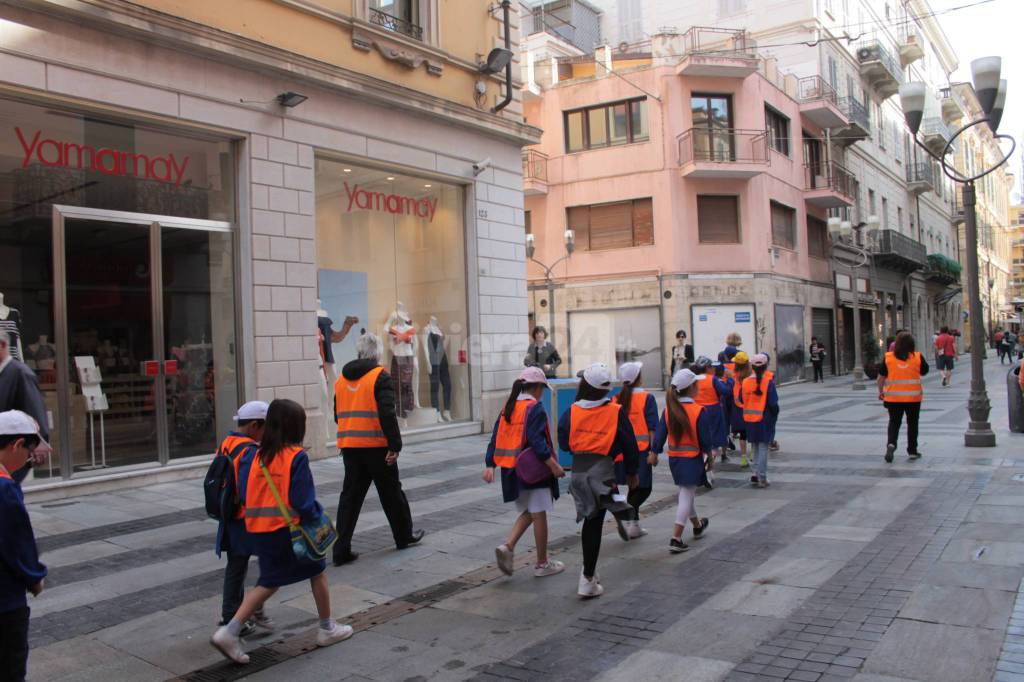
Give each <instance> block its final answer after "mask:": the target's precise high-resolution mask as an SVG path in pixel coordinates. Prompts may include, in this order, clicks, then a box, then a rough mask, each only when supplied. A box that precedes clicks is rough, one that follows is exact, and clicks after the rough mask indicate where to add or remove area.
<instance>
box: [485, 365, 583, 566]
mask: <svg viewBox="0 0 1024 682" xmlns="http://www.w3.org/2000/svg"><path fill="white" fill-rule="evenodd" d="M546 388H548V380H547V377H546V376H545V375H544V371H543V370H542V369H541V368H539V367H527V368H526V369H524V370H523V371H522V373H520V375H519V378H518V379H516V380H515V382H514V383H513V384H512V392H511V393H510V394H509V396H508V400H507V401H506V402H505V407H504V409H502V411H501V414H499V415H498V419H497V421H496V422H495V423H494V430H493V431H492V432H491V442H490V443H488V444H487V454H486V456H485V463H486V465H487V468H486V469H484V480H485V481H487V482H488V483H491V482H493V481H494V469H495V468H500V469H501V491H502V497H503V498H504V500H505V502H515V503H516V509H517V510H518V511H519V516H518V517H517V518H516V520H515V523H513V524H512V532H511V533H509V536H508V539H507V540H505V542H503V543H502V544H501V545H499V546H498V547H497V548H495V550H494V555H495V557H496V558H497V561H498V568H500V569H501V571H502V573H504V574H505V575H512V570H513V568H514V556H513V552H514V551H515V547H516V543H517V542H518V541H519V538H521V537H522V536H523V534H524V533H525V532H526V529H527V528H529V527H530V525H531V524H532V525H533V539H534V542H535V543H536V547H537V564H536V565H535V566H534V569H533V575H534V577H537V578H543V577H546V576H549V575H556V574H558V573H561V572H562V571H564V570H565V564H563V563H562V562H561V561H555V560H552V559H548V547H547V544H548V516H547V513H548V512H549V511H554V508H555V507H554V501H555V500H557V499H558V479H559V478H561V477H563V476H565V470H564V469H562V467H561V465H559V463H558V458H557V457H555V456H554V455H555V453H554V449H555V448H554V445H553V444H552V442H551V433H550V429H549V428H548V414H547V412H546V411H545V410H544V405H543V404H542V403H541V402H540V398H541V396H543V395H544V389H546ZM527 447H529V448H530V449H531V450H532V451H533V454H530V453H525V454H524V456H526V457H536V458H537V459H538V460H540V461H541V462H543V463H544V464H545V465H546V466H547V467H548V469H549V470H550V471H551V475H550V476H549V477H548V478H547V479H545V480H543V481H539V482H537V483H532V484H529V483H526V482H525V481H521V480H519V477H518V476H516V457H517V456H518V455H519V453H520V452H522V451H523V450H525V449H526V448H527Z"/></svg>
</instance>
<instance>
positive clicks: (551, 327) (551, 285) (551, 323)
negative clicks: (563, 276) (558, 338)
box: [548, 272, 555, 346]
mask: <svg viewBox="0 0 1024 682" xmlns="http://www.w3.org/2000/svg"><path fill="white" fill-rule="evenodd" d="M548 340H549V341H551V345H552V346H554V345H555V280H553V279H551V273H550V272H548Z"/></svg>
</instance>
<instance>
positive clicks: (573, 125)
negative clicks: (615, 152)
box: [565, 97, 649, 152]
mask: <svg viewBox="0 0 1024 682" xmlns="http://www.w3.org/2000/svg"><path fill="white" fill-rule="evenodd" d="M648 138H649V132H648V125H647V98H646V97H642V98H640V99H633V100H627V101H625V102H614V103H612V104H602V105H599V106H596V107H587V108H586V109H577V110H575V111H567V112H565V149H566V151H568V152H581V151H584V150H587V149H596V148H600V147H608V146H614V145H619V144H629V143H632V142H645V141H647V139H648Z"/></svg>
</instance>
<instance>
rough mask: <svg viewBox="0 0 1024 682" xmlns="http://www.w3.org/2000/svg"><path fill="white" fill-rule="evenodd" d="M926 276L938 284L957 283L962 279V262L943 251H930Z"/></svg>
mask: <svg viewBox="0 0 1024 682" xmlns="http://www.w3.org/2000/svg"><path fill="white" fill-rule="evenodd" d="M924 276H925V278H926V279H930V280H931V281H933V282H936V283H938V284H945V285H946V286H949V285H950V284H955V283H956V282H959V281H960V263H958V262H956V261H955V260H953V259H952V258H948V257H946V256H944V255H943V254H941V253H930V254H928V266H927V267H926V268H925V270H924Z"/></svg>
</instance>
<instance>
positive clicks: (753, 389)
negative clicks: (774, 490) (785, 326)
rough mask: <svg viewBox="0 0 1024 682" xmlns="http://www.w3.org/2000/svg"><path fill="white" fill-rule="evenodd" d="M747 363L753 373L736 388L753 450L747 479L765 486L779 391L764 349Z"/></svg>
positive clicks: (756, 484)
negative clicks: (738, 391)
mask: <svg viewBox="0 0 1024 682" xmlns="http://www.w3.org/2000/svg"><path fill="white" fill-rule="evenodd" d="M750 366H751V369H752V371H753V374H752V375H751V376H748V377H747V378H746V379H744V380H743V387H742V389H741V391H740V401H741V402H742V403H743V422H744V424H745V425H746V429H747V442H748V443H750V446H751V448H752V449H753V451H754V452H753V459H754V475H753V476H751V477H750V481H751V483H753V484H754V487H755V488H766V487H767V486H768V485H769V484H768V446H769V444H770V443H771V442H772V441H773V440H775V423H776V419H777V418H778V414H779V394H778V392H777V391H776V390H775V380H774V378H772V376H771V375H770V373H769V372H768V356H767V355H766V354H765V353H758V354H757V355H755V356H754V357H752V358H750Z"/></svg>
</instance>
